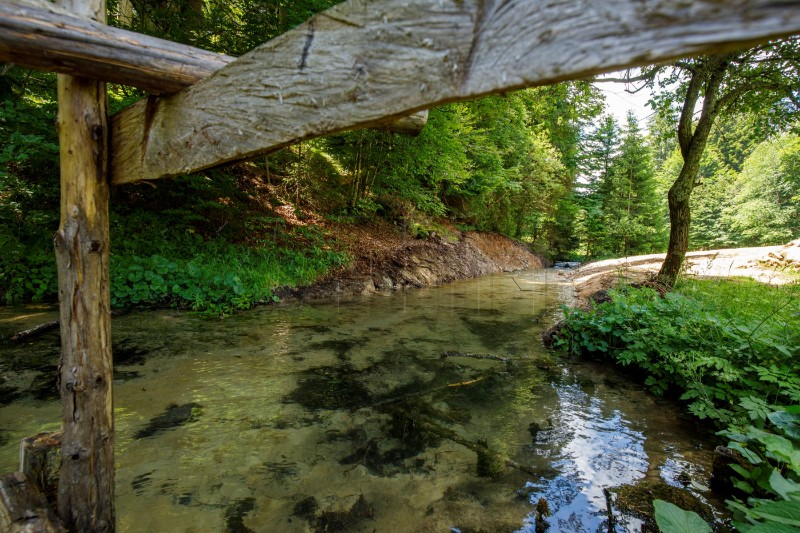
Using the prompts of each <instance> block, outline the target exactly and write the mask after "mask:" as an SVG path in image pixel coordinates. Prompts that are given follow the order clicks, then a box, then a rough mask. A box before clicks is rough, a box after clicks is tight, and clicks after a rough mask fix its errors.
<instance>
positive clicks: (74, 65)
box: [0, 0, 428, 135]
mask: <svg viewBox="0 0 800 533" xmlns="http://www.w3.org/2000/svg"><path fill="white" fill-rule="evenodd" d="M235 60H236V58H235V57H231V56H227V55H222V54H217V53H214V52H209V51H207V50H201V49H200V48H194V47H192V46H187V45H183V44H178V43H173V42H171V41H166V40H164V39H159V38H157V37H150V36H149V35H143V34H140V33H135V32H132V31H127V30H123V29H120V28H113V27H111V26H107V25H105V24H99V23H97V22H94V21H91V20H85V19H81V18H78V17H75V16H74V15H73V14H72V13H70V12H69V11H67V10H65V9H62V8H60V7H58V6H56V5H54V4H51V3H49V2H48V1H47V0H3V1H0V62H3V61H5V62H7V63H13V64H15V65H19V66H22V67H26V68H32V69H35V70H42V71H45V72H58V73H60V74H70V75H72V76H83V77H86V78H91V79H94V80H98V81H106V82H113V83H121V84H123V85H130V86H132V87H137V88H139V89H143V90H145V91H147V92H150V93H153V94H172V93H176V92H178V91H180V90H181V89H184V88H186V87H189V86H190V85H192V84H194V83H197V82H198V81H200V80H203V79H205V78H208V77H209V76H211V74H213V73H214V72H216V71H218V70H220V69H221V68H223V67H224V66H226V65H228V64H230V63H232V62H233V61H235ZM427 116H428V115H427V112H421V113H417V114H415V115H412V116H409V117H402V118H400V119H397V120H394V121H390V122H388V123H386V124H383V125H380V126H379V128H380V129H385V130H388V131H394V132H397V133H404V134H408V135H417V134H418V133H419V132H420V131H422V128H423V127H424V126H425V122H426V120H427Z"/></svg>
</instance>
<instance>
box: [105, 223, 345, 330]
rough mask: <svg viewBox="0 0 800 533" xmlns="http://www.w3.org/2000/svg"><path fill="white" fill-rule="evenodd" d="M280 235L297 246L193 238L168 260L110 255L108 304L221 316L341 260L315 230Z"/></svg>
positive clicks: (311, 278)
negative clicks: (163, 308) (144, 306)
mask: <svg viewBox="0 0 800 533" xmlns="http://www.w3.org/2000/svg"><path fill="white" fill-rule="evenodd" d="M280 239H281V240H292V241H294V242H296V243H298V246H297V247H288V246H279V245H277V244H276V241H274V240H272V239H264V240H263V241H262V242H261V243H259V244H257V245H252V244H251V245H247V246H244V245H234V244H230V243H228V242H225V241H223V240H221V239H216V240H213V241H203V240H202V239H199V238H194V239H189V240H185V241H183V244H184V247H175V246H172V247H171V249H170V250H169V251H168V253H169V254H170V255H169V257H170V258H171V259H169V258H167V257H164V256H161V255H158V254H153V255H150V256H148V257H139V256H135V255H134V256H119V257H118V256H112V261H111V303H112V306H113V307H127V306H131V305H153V306H162V307H163V306H169V307H177V308H181V309H192V310H194V311H200V312H203V313H205V314H208V315H226V314H230V313H231V312H233V311H235V310H237V309H247V308H250V307H252V306H253V305H255V304H259V303H265V302H270V301H272V300H273V299H274V297H273V290H274V289H276V288H278V287H285V286H297V285H304V284H308V283H311V282H313V281H314V280H315V279H316V278H317V277H319V276H320V275H321V274H323V273H325V272H327V271H328V270H330V269H331V268H336V267H339V266H341V265H343V264H345V263H346V262H347V257H346V255H344V254H342V253H341V252H337V251H336V250H333V249H331V247H330V246H329V245H328V244H327V243H326V241H325V238H324V236H323V235H322V234H321V233H319V232H318V231H316V230H309V229H306V228H303V227H299V228H293V229H289V230H282V231H281V235H280ZM173 244H174V242H173Z"/></svg>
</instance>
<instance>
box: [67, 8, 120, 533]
mask: <svg viewBox="0 0 800 533" xmlns="http://www.w3.org/2000/svg"><path fill="white" fill-rule="evenodd" d="M71 1H73V0H62V5H67V6H69V7H71V8H72V11H74V12H75V13H76V14H79V15H81V16H86V17H91V18H93V19H95V20H99V21H105V12H106V10H105V2H104V0H74V1H75V4H74V5H71V6H70V4H69V3H70V2H71ZM58 107H59V110H58V133H59V144H60V151H61V224H60V227H59V229H58V232H57V233H56V236H55V247H56V256H57V259H58V293H59V308H60V322H61V363H60V392H61V406H62V417H63V432H64V433H63V438H62V448H61V479H60V483H59V494H58V509H59V515H60V517H61V519H62V520H63V522H64V524H65V526H66V527H67V528H68V529H70V530H72V531H81V532H84V531H87V532H88V531H113V530H114V528H115V515H114V416H113V402H112V395H111V382H112V361H111V313H110V307H111V306H110V295H109V271H108V256H109V249H110V246H109V226H108V174H107V166H108V127H107V126H108V117H107V101H106V87H105V83H102V82H97V81H94V80H88V79H85V78H76V77H72V76H66V75H59V76H58Z"/></svg>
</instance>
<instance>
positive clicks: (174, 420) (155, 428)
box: [133, 402, 202, 439]
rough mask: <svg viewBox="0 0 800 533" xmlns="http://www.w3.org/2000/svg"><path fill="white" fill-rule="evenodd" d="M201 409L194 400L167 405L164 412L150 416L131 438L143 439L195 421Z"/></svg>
mask: <svg viewBox="0 0 800 533" xmlns="http://www.w3.org/2000/svg"><path fill="white" fill-rule="evenodd" d="M201 409H202V406H201V405H200V404H197V403H194V402H191V403H185V404H183V405H176V404H172V405H170V406H169V407H167V410H166V411H164V414H161V415H158V416H157V417H155V418H151V419H150V423H148V424H147V426H145V427H144V428H142V429H140V430H139V431H137V432H136V433H135V434H134V435H133V438H134V439H143V438H145V437H152V436H153V435H155V434H156V433H159V432H161V431H165V430H167V429H171V428H176V427H179V426H183V425H185V424H188V423H189V422H195V421H196V420H197V417H198V416H199V415H200V410H201Z"/></svg>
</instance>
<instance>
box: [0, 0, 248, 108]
mask: <svg viewBox="0 0 800 533" xmlns="http://www.w3.org/2000/svg"><path fill="white" fill-rule="evenodd" d="M31 3H33V2H32V0H25V2H9V1H8V0H6V1H5V2H2V3H0V61H6V62H8V63H14V64H15V65H20V66H23V67H27V68H32V69H36V70H43V71H46V72H58V73H60V74H70V75H72V76H84V77H90V78H93V79H95V80H99V81H109V82H115V83H122V84H124V85H131V86H133V87H138V88H140V89H144V90H145V91H148V92H152V93H156V94H162V93H175V92H178V91H180V90H181V89H183V88H185V87H188V86H190V85H192V84H193V83H196V82H198V81H200V80H202V79H204V78H207V77H208V76H210V75H211V74H213V73H214V72H216V71H217V70H219V69H221V68H222V67H224V66H225V65H227V64H228V63H230V62H232V61H233V60H234V58H233V57H229V56H222V55H220V54H216V53H214V52H208V51H206V50H200V49H198V48H193V47H191V46H186V45H182V44H178V43H173V42H170V41H166V40H164V39H158V38H156V37H150V36H147V35H141V34H138V33H134V32H130V31H126V30H122V29H119V28H112V27H110V26H106V25H105V24H98V23H97V22H93V21H90V20H84V19H80V18H78V17H75V16H74V15H70V14H68V12H67V11H65V10H63V9H60V8H59V7H58V6H55V5H52V4H49V3H48V2H43V3H39V2H36V3H34V5H27V4H31ZM36 4H39V5H36ZM42 4H44V5H42Z"/></svg>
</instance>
